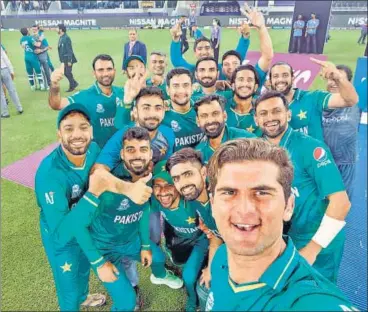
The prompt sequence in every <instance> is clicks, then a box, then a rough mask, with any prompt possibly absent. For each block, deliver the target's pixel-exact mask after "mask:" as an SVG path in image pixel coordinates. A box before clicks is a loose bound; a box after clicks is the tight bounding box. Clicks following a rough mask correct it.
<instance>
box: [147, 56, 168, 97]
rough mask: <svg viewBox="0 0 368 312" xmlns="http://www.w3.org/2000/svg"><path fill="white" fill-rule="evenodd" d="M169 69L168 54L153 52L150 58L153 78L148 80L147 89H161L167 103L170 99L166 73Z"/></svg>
mask: <svg viewBox="0 0 368 312" xmlns="http://www.w3.org/2000/svg"><path fill="white" fill-rule="evenodd" d="M166 68H167V58H166V54H165V53H163V52H159V51H152V52H151V55H150V58H149V70H150V71H151V73H152V76H151V78H148V79H147V80H146V85H147V87H149V86H156V87H159V88H160V89H161V91H162V93H163V94H164V99H165V101H166V100H168V99H169V95H168V94H167V92H166V79H165V78H166V76H165V71H166Z"/></svg>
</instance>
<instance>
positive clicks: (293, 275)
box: [206, 139, 356, 311]
mask: <svg viewBox="0 0 368 312" xmlns="http://www.w3.org/2000/svg"><path fill="white" fill-rule="evenodd" d="M208 177H209V187H210V192H211V194H212V195H211V205H212V212H213V216H214V218H215V220H216V224H217V227H218V230H219V232H220V234H221V236H222V238H223V240H224V242H225V244H223V245H222V246H220V247H219V248H218V249H217V252H216V254H215V256H214V259H213V261H212V264H211V275H212V280H211V291H210V294H209V296H208V300H207V306H206V311H354V310H356V308H354V307H352V306H351V304H350V303H349V302H348V300H347V299H346V298H345V296H344V295H343V294H342V293H341V292H340V291H339V290H338V289H337V287H336V286H335V285H333V284H332V283H331V282H330V281H328V280H327V279H326V278H324V277H323V276H322V275H321V274H319V273H318V272H317V271H316V270H314V269H313V268H312V267H311V266H310V265H309V264H308V263H307V261H306V260H305V259H304V258H303V257H301V256H300V254H299V253H298V251H297V250H296V248H295V246H294V244H293V241H292V239H291V238H290V237H288V236H282V232H283V221H288V220H290V218H291V216H292V213H293V196H292V193H291V187H292V180H293V166H292V164H291V161H290V159H289V157H288V155H287V153H286V152H285V150H284V149H283V148H281V147H278V146H275V145H271V144H270V143H268V142H266V141H262V140H259V139H252V140H249V139H237V140H233V141H230V142H226V143H225V144H223V145H222V146H220V147H219V148H218V149H217V150H216V152H215V153H214V155H213V156H212V158H211V160H210V163H209V168H208Z"/></svg>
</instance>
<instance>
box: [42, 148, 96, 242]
mask: <svg viewBox="0 0 368 312" xmlns="http://www.w3.org/2000/svg"><path fill="white" fill-rule="evenodd" d="M99 152H100V148H99V147H98V145H97V144H96V143H94V142H92V143H91V145H90V146H89V148H88V150H87V153H86V159H85V162H84V165H83V166H82V167H75V166H74V165H73V164H72V163H71V162H70V161H69V160H68V158H67V157H66V155H65V153H64V151H63V149H62V147H61V146H58V147H57V148H56V149H55V150H54V151H52V152H51V154H49V155H48V156H47V157H46V158H45V159H44V160H43V161H42V162H41V164H40V166H39V167H38V169H37V173H36V179H35V193H36V200H37V204H38V206H39V207H40V209H41V211H40V221H41V227H42V228H41V230H42V231H46V232H48V233H49V234H50V235H52V237H53V240H54V243H55V245H56V246H58V247H63V246H64V245H66V244H75V240H72V238H73V237H74V235H73V232H72V225H73V224H76V226H81V225H82V224H89V223H90V222H91V221H92V217H93V215H94V213H95V210H96V207H97V206H98V204H99V199H97V198H96V197H95V196H94V195H92V194H91V193H89V192H86V190H87V184H88V177H89V171H90V169H91V167H92V166H93V164H94V163H95V160H96V158H97V156H98V154H99Z"/></svg>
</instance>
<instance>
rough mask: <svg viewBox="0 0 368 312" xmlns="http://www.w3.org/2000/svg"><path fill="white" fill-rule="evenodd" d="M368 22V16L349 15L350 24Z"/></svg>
mask: <svg viewBox="0 0 368 312" xmlns="http://www.w3.org/2000/svg"><path fill="white" fill-rule="evenodd" d="M366 22H367V18H366V17H349V20H348V25H356V24H359V25H363V24H365V23H366Z"/></svg>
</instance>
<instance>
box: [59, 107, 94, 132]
mask: <svg viewBox="0 0 368 312" xmlns="http://www.w3.org/2000/svg"><path fill="white" fill-rule="evenodd" d="M77 113H78V114H81V115H83V116H84V117H85V118H86V119H87V121H88V123H89V124H91V119H90V118H89V116H88V115H87V114H86V113H85V112H82V111H81V110H78V109H74V110H71V111H69V112H67V113H66V114H65V115H64V116H63V118H61V119H60V121H59V129H60V125H61V123H62V121H63V120H65V119H66V118H67V117H68V116H69V115H72V114H77Z"/></svg>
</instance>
